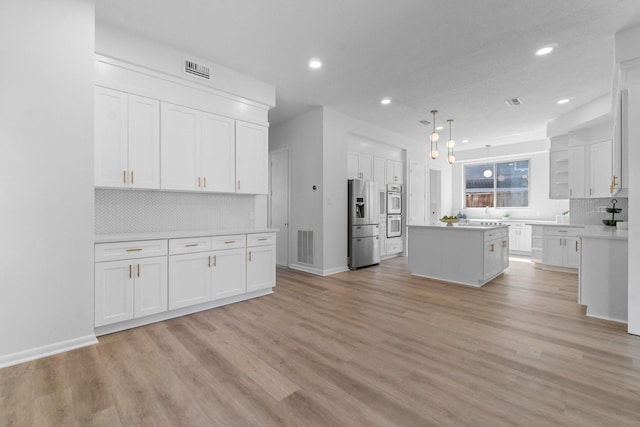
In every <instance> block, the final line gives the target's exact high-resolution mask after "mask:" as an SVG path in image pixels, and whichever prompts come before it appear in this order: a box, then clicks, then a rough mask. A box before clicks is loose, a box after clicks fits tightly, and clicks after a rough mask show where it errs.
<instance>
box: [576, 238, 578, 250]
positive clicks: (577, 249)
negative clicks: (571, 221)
mask: <svg viewBox="0 0 640 427" xmlns="http://www.w3.org/2000/svg"><path fill="white" fill-rule="evenodd" d="M576 252H578V241H577V240H576Z"/></svg>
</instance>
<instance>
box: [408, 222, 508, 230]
mask: <svg viewBox="0 0 640 427" xmlns="http://www.w3.org/2000/svg"><path fill="white" fill-rule="evenodd" d="M408 227H409V228H412V227H413V228H434V229H439V228H445V229H447V230H495V229H498V228H506V227H508V225H506V224H502V225H466V224H459V223H454V224H453V227H448V226H447V224H445V223H442V225H409V226H408Z"/></svg>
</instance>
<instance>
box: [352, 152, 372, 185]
mask: <svg viewBox="0 0 640 427" xmlns="http://www.w3.org/2000/svg"><path fill="white" fill-rule="evenodd" d="M373 173H374V170H373V157H372V156H370V155H368V154H362V153H347V178H348V179H369V180H371V179H374V176H373Z"/></svg>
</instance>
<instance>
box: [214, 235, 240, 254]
mask: <svg viewBox="0 0 640 427" xmlns="http://www.w3.org/2000/svg"><path fill="white" fill-rule="evenodd" d="M211 240H212V245H211V248H212V249H213V250H214V251H215V250H219V249H235V248H244V247H245V246H246V245H247V236H245V235H244V234H234V235H230V236H213V237H212V238H211Z"/></svg>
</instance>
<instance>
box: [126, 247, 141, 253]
mask: <svg viewBox="0 0 640 427" xmlns="http://www.w3.org/2000/svg"><path fill="white" fill-rule="evenodd" d="M140 251H142V248H129V249H127V252H140Z"/></svg>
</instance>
